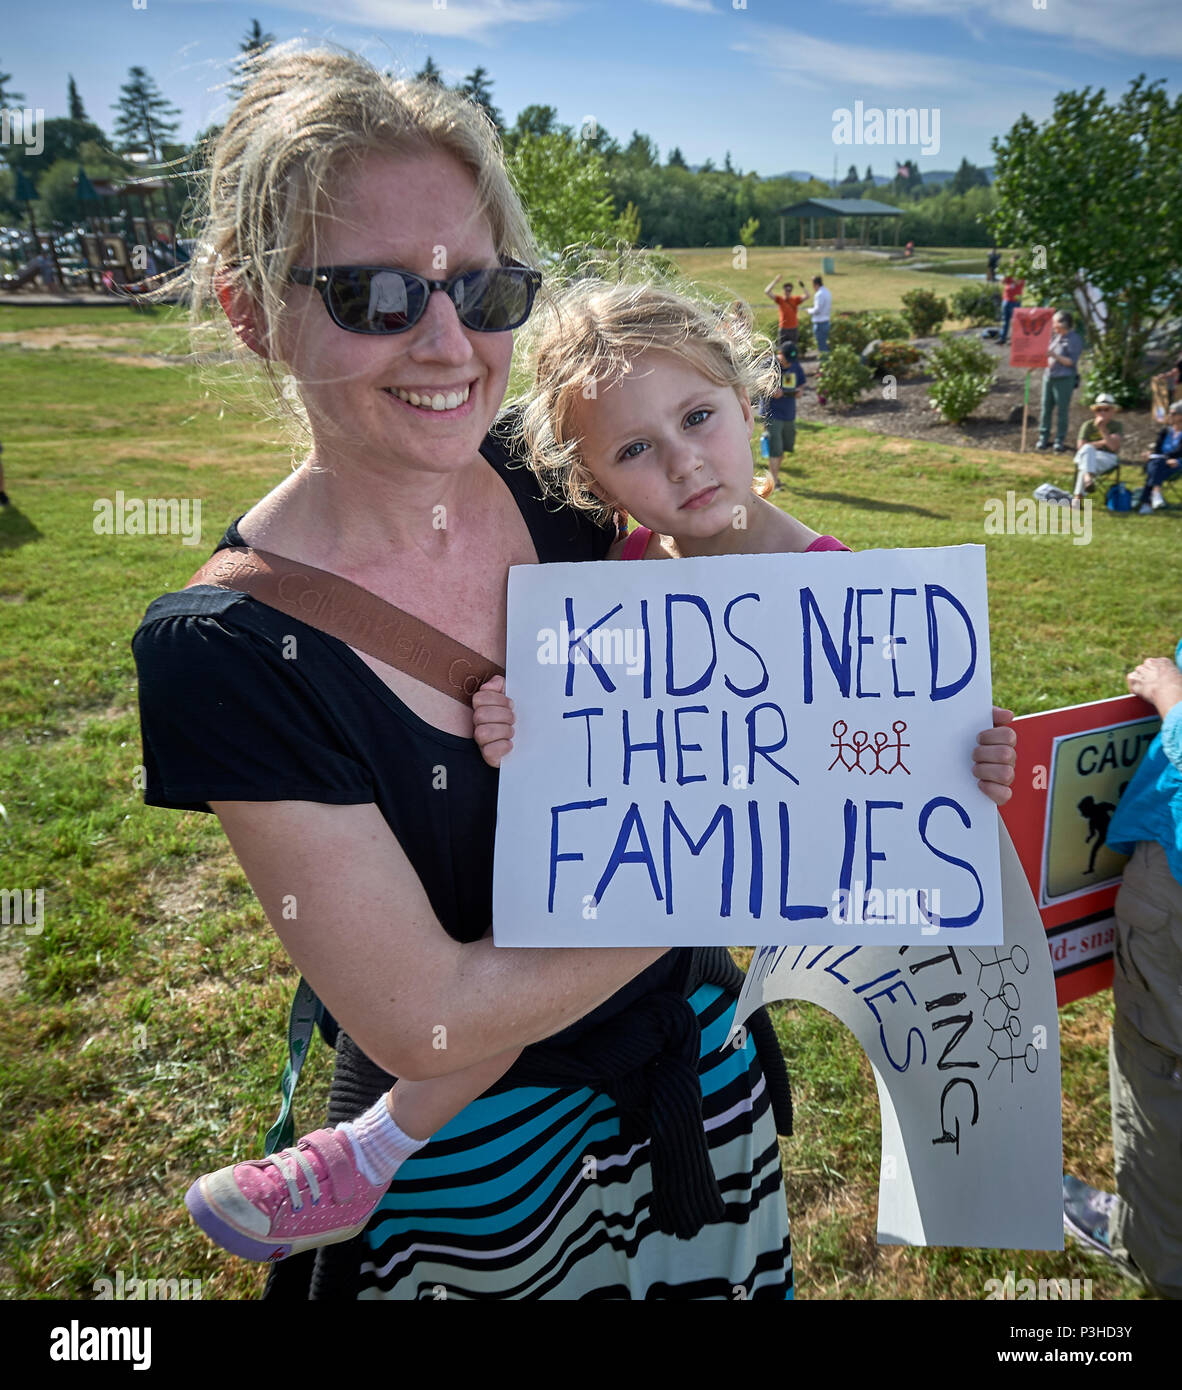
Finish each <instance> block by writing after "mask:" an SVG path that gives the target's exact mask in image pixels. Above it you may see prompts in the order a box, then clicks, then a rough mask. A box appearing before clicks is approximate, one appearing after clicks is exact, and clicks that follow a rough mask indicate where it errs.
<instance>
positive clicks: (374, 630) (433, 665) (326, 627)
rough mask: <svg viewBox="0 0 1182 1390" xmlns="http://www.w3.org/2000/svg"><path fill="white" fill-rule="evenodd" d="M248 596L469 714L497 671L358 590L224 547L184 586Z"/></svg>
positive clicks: (305, 568)
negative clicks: (439, 693)
mask: <svg viewBox="0 0 1182 1390" xmlns="http://www.w3.org/2000/svg"><path fill="white" fill-rule="evenodd" d="M197 585H212V586H213V587H215V588H219V589H232V590H234V591H235V592H240V593H244V594H249V595H250V597H251V598H253V599H257V600H258V601H259V602H260V603H265V604H266V605H267V606H268V607H269V608H275V609H277V610H278V611H279V612H280V613H284V614H286V615H287V616H288V617H289V618H295V619H297V620H298V621H299V622H301V623H306V624H307V625H308V626H309V627H314V628H317V629H318V630H319V631H321V632H326V633H327V634H328V635H329V636H330V637H335V638H337V640H338V641H341V642H344V643H346V644H347V645H348V646H350V647H355V648H356V649H357V650H358V651H359V652H365V654H366V655H367V656H372V657H375V658H376V659H377V660H378V661H384V662H385V663H386V665H387V666H393V667H394V669H395V670H397V671H403V672H405V673H406V674H407V675H409V676H414V678H415V679H416V680H420V681H422V682H423V683H424V684H425V685H429V686H431V687H433V688H434V689H435V690H439V691H442V693H443V694H444V695H450V696H451V697H452V699H453V700H458V701H459V703H460V704H462V705H468V706H469V707H471V704H472V696H473V695H474V694H475V693H476V691H477V690H479V689H480V687H481V686H482V685H483V684H484V682H485V681H486V680H488V679H490V677H492V676H503V675H504V674H505V668H504V667H503V666H499V665H498V664H497V663H496V662H495V661H492V660H490V659H489V658H488V657H486V656H482V655H481V654H480V653H479V652H476V651H473V650H472V648H471V647H465V646H464V644H463V643H462V642H457V641H456V639H455V638H454V637H449V636H448V635H447V634H446V633H445V632H440V631H439V629H438V628H435V627H432V626H431V624H430V623H425V622H423V620H422V619H421V618H416V617H414V616H413V615H412V614H410V613H407V612H406V611H405V610H404V609H401V608H398V607H397V606H396V605H395V604H393V603H387V602H386V600H385V599H382V598H379V597H378V596H377V594H373V593H370V591H369V590H368V589H363V588H362V587H361V586H360V585H359V584H353V583H352V582H350V581H349V580H348V579H342V578H340V576H339V575H335V574H329V573H328V571H327V570H321V569H316V568H315V567H314V566H313V565H304V564H299V563H297V562H296V561H294V560H288V559H286V558H284V557H283V556H282V555H273V554H271V552H270V551H266V550H254V549H252V548H251V547H250V546H231V547H228V548H226V549H224V550H219V551H218V552H217V553H216V554H215V555H214V556H213V557H212V558H211V559H209V560H207V561H206V562H205V564H204V565H202V566H201V568H200V569H199V570H198V571H197V573H196V574H195V575H194V576H193V577H192V579H190V580H189V582H188V584H186V585H185V587H186V588H187V589H192V588H194V587H196V586H197Z"/></svg>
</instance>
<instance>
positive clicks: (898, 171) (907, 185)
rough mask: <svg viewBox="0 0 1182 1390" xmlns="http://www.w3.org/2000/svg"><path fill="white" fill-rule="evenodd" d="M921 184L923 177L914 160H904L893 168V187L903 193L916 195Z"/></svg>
mask: <svg viewBox="0 0 1182 1390" xmlns="http://www.w3.org/2000/svg"><path fill="white" fill-rule="evenodd" d="M922 184H923V175H922V174H921V173H920V172H919V166H918V165H917V164H916V163H915V161H914V160H911V159H905V160H904V161H903V163H902V164H899V165H897V166H896V168H895V187H896V188H897V189H899V191H900V192H903V193H917V192H918V191H919V189H920V187H921V186H922Z"/></svg>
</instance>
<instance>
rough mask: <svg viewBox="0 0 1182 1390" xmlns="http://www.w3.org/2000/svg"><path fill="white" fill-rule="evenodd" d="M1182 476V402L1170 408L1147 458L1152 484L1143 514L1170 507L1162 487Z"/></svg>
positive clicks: (1148, 481)
mask: <svg viewBox="0 0 1182 1390" xmlns="http://www.w3.org/2000/svg"><path fill="white" fill-rule="evenodd" d="M1179 473H1182V401H1175V402H1174V403H1173V405H1171V406H1170V409H1169V413H1168V414H1167V416H1166V423H1165V425H1164V426H1163V427H1162V429H1161V430H1160V431H1159V432H1158V436H1157V442H1156V443H1155V444H1154V446H1153V448H1152V449H1150V450H1149V453H1148V454H1147V455H1146V463H1145V481H1146V483H1147V484H1148V489H1147V495H1146V499H1145V501H1144V502H1143V503H1142V504H1141V513H1142V515H1144V514H1145V513H1146V512H1156V511H1157V510H1158V509H1159V508H1161V507H1164V506H1165V505H1166V499H1165V498H1164V497H1163V496H1162V490H1161V485H1162V483H1168V482H1169V480H1170V479H1171V478H1176V477H1177V476H1178V474H1179Z"/></svg>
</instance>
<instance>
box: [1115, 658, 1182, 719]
mask: <svg viewBox="0 0 1182 1390" xmlns="http://www.w3.org/2000/svg"><path fill="white" fill-rule="evenodd" d="M1126 680H1127V681H1128V683H1129V689H1130V691H1132V693H1133V694H1134V695H1140V697H1141V698H1142V699H1143V700H1148V702H1149V703H1150V704H1151V705H1152V706H1153V707H1154V708H1155V709H1156V710H1157V712H1158V714H1160V715H1161V717H1162V718H1163V719H1164V718H1165V717H1166V715H1167V714H1169V712H1170V710H1171V709H1173V707H1174V706H1175V705H1176V704H1177V703H1178V701H1179V700H1182V671H1179V670H1178V668H1177V666H1175V665H1174V663H1173V662H1172V661H1171V660H1170V658H1169V657H1168V656H1151V657H1149V658H1148V659H1147V660H1145V661H1143V662H1142V663H1141V665H1140V666H1138V667H1137V668H1136V670H1134V671H1130V672H1129V674H1128V676H1127V677H1126Z"/></svg>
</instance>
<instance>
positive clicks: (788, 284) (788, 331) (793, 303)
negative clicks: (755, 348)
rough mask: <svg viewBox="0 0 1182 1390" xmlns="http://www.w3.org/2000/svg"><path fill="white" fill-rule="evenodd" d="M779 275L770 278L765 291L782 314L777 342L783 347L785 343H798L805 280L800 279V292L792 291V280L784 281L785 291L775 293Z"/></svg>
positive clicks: (798, 282)
mask: <svg viewBox="0 0 1182 1390" xmlns="http://www.w3.org/2000/svg"><path fill="white" fill-rule="evenodd" d="M777 279H779V276H776V277H774V278H773V279H771V280H769V281H768V283H767V284H766V285H765V286H764V288H763V292H764V294H766V295H767V297H768V298H769V299H770V300H772V302H773V303H774V304H775V306H776V308H777V310H778V311H779V314H780V336H779V340H778V342H777V346H778V347H783V346H784V344H785V343H792V344H796V343H797V341H798V336H799V333H800V318H799V315H800V306H801V305H802V304H803V303H804V301H805V294H804V281H803V280H799V281H797V284H799V286H800V290H801V292H800V294H793V293H792V281H791V280H785V281H784V286H783V288H784V293H783V294H773V293H772V290H773V289H774V288H775V284H776V280H777Z"/></svg>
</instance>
